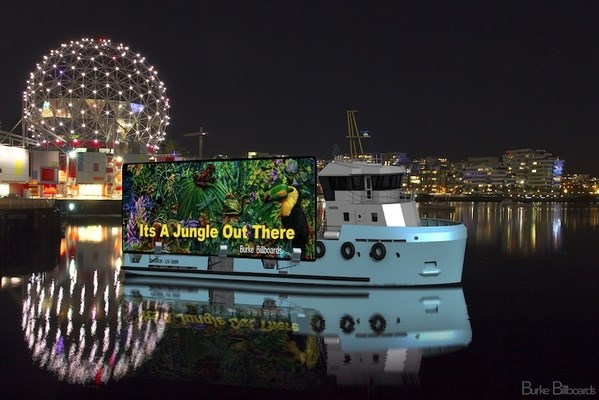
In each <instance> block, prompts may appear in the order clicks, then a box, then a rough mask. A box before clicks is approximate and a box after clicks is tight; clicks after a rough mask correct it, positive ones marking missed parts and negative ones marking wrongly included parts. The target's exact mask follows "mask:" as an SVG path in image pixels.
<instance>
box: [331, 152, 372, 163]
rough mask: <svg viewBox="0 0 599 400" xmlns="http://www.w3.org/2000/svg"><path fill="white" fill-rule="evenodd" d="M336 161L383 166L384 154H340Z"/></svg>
mask: <svg viewBox="0 0 599 400" xmlns="http://www.w3.org/2000/svg"><path fill="white" fill-rule="evenodd" d="M335 161H352V162H356V161H358V162H364V163H368V164H382V163H383V154H382V153H362V154H353V155H352V154H339V155H336V156H335Z"/></svg>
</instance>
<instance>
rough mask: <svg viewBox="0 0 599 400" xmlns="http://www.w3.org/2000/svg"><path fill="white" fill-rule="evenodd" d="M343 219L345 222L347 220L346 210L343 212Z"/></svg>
mask: <svg viewBox="0 0 599 400" xmlns="http://www.w3.org/2000/svg"><path fill="white" fill-rule="evenodd" d="M343 220H344V221H345V222H347V221H349V213H348V212H344V213H343Z"/></svg>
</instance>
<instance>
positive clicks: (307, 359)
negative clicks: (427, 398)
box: [121, 278, 472, 390]
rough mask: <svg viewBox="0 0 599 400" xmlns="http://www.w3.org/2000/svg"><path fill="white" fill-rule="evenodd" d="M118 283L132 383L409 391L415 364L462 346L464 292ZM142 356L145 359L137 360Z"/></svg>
mask: <svg viewBox="0 0 599 400" xmlns="http://www.w3.org/2000/svg"><path fill="white" fill-rule="evenodd" d="M203 283H205V284H206V285H207V286H201V285H202V283H201V281H198V280H183V281H182V280H168V279H167V280H165V279H163V278H160V279H156V278H134V279H131V278H127V280H126V281H125V284H124V297H123V302H122V308H121V309H122V311H123V315H122V318H123V320H124V321H127V324H129V328H128V327H127V326H124V327H123V328H124V330H125V331H127V330H128V331H129V332H132V331H133V332H138V335H140V336H144V337H148V338H151V339H152V340H153V342H152V343H151V344H150V343H148V342H147V341H146V342H143V341H138V340H135V338H132V339H133V340H132V342H134V343H139V346H140V347H141V348H140V354H143V357H141V358H143V360H142V359H139V360H138V362H139V363H138V369H137V372H136V374H137V375H138V376H144V377H151V378H153V379H168V380H192V381H194V382H202V383H216V384H227V385H235V386H254V387H265V388H285V389H295V390H304V389H310V390H314V389H315V388H319V387H321V386H322V385H329V384H330V383H331V382H334V386H365V385H366V386H369V385H374V386H399V385H409V384H417V383H418V382H419V381H418V373H419V369H420V363H421V361H422V359H423V358H425V357H428V356H437V355H440V354H443V353H445V352H448V351H455V350H459V349H462V348H465V347H466V346H468V345H469V343H470V341H471V338H472V331H471V327H470V323H469V320H468V314H467V309H466V303H465V300H464V295H463V291H462V289H461V288H459V287H443V288H418V289H416V288H411V289H410V288H393V289H383V288H371V289H356V288H344V289H343V288H337V289H332V290H320V291H318V290H317V289H316V288H314V287H312V288H310V287H307V288H300V287H289V286H286V287H284V288H283V289H282V290H283V291H279V290H277V291H273V288H272V286H270V287H269V286H264V285H263V286H256V285H251V284H248V285H236V284H234V283H224V282H223V283H217V282H209V283H206V282H203ZM146 347H151V348H152V349H153V351H152V352H151V353H148V352H145V348H146Z"/></svg>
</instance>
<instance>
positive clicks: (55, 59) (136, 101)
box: [23, 39, 169, 151]
mask: <svg viewBox="0 0 599 400" xmlns="http://www.w3.org/2000/svg"><path fill="white" fill-rule="evenodd" d="M24 104H25V106H24V110H23V112H24V114H23V121H24V129H25V130H26V135H27V136H28V137H30V138H31V139H33V140H35V141H36V142H38V144H39V145H41V146H43V147H49V146H59V147H66V148H67V149H70V148H75V147H92V148H94V147H106V148H113V147H114V146H115V145H116V146H119V145H124V144H125V143H131V144H134V145H140V144H141V145H144V146H146V147H147V149H148V150H150V151H155V150H156V149H157V146H158V145H159V144H160V142H161V141H162V140H164V136H165V128H166V126H167V125H168V120H169V117H168V110H169V100H168V98H167V97H166V87H165V86H164V84H163V83H162V82H161V81H160V80H159V79H158V73H157V71H156V69H154V67H153V66H151V65H149V64H148V62H147V61H146V59H145V57H143V56H141V55H140V54H138V53H134V52H132V51H131V50H130V49H129V47H127V46H125V45H123V44H118V45H117V44H114V43H112V42H110V40H103V39H100V40H93V39H82V40H79V41H75V42H71V43H69V44H63V45H61V47H60V48H58V49H56V50H52V51H51V52H50V55H49V56H45V57H44V59H43V60H42V61H41V62H40V63H38V64H37V67H36V69H35V71H34V72H32V73H31V74H30V77H29V80H28V81H27V90H26V91H25V93H24Z"/></svg>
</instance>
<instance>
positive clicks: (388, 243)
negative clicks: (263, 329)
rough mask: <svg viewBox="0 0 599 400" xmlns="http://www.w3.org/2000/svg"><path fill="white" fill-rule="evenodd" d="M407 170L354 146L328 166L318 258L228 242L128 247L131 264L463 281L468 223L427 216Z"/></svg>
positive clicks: (380, 280)
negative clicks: (407, 184) (408, 188)
mask: <svg viewBox="0 0 599 400" xmlns="http://www.w3.org/2000/svg"><path fill="white" fill-rule="evenodd" d="M350 118H351V119H353V114H351V112H350V114H348V121H350ZM349 125H350V135H349V138H350V145H351V146H352V149H354V148H355V142H357V143H360V135H359V134H357V132H354V131H353V130H352V129H351V127H352V126H355V121H354V122H353V123H350V124H349ZM356 129H357V128H356ZM360 149H361V144H360ZM405 172H406V171H405V168H404V167H402V166H393V165H384V164H383V163H382V160H381V158H380V157H378V158H377V157H376V156H375V157H368V156H367V155H364V154H361V153H360V154H358V153H354V152H353V151H352V154H351V156H350V157H349V158H342V157H340V158H338V159H336V160H335V161H333V162H331V163H329V164H328V165H327V166H325V167H324V168H323V169H322V170H321V171H320V173H319V174H318V179H319V182H320V186H321V188H322V193H323V203H322V204H323V205H324V207H323V209H322V210H323V212H326V216H324V215H323V216H322V217H323V219H322V220H321V226H320V227H319V229H318V232H317V238H316V239H317V240H316V242H315V257H316V260H315V261H304V260H301V252H299V253H297V254H295V255H296V257H293V256H292V257H291V260H280V259H279V260H277V259H272V258H271V259H263V260H260V259H250V258H237V259H234V260H233V259H231V258H227V257H225V256H224V255H226V250H227V248H226V245H224V255H223V256H222V257H200V256H190V255H175V254H147V253H145V254H140V253H127V252H126V253H125V254H124V259H123V269H124V270H125V272H127V273H129V274H139V275H151V276H179V277H182V278H202V279H220V280H223V279H224V280H238V281H251V282H271V283H296V284H320V285H337V286H338V285H343V286H410V285H441V284H453V283H459V282H461V279H462V268H463V262H464V253H465V246H466V237H467V232H466V228H465V226H464V225H463V224H461V223H459V222H455V221H451V220H445V219H433V218H420V216H419V213H418V209H417V206H416V202H415V201H414V200H413V199H411V198H406V197H404V196H403V195H402V190H401V181H402V178H403V175H404V174H405ZM294 250H295V249H294ZM297 250H299V249H297ZM156 252H157V253H160V252H159V248H157V251H156Z"/></svg>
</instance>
